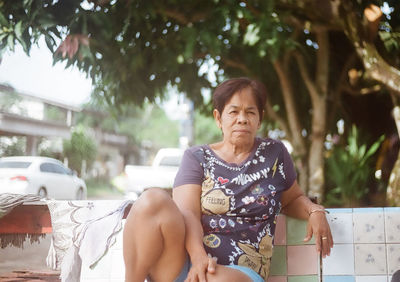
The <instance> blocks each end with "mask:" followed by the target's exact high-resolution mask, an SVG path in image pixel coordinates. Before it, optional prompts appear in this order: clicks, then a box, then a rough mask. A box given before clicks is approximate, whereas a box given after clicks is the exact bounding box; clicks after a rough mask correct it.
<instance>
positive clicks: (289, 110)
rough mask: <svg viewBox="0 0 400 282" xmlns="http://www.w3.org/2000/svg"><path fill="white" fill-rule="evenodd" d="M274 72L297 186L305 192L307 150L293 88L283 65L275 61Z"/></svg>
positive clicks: (306, 185) (306, 184) (306, 182)
mask: <svg viewBox="0 0 400 282" xmlns="http://www.w3.org/2000/svg"><path fill="white" fill-rule="evenodd" d="M273 65H274V68H275V71H276V73H277V75H278V77H279V81H280V84H281V89H282V95H283V99H284V101H285V107H286V114H287V117H288V123H289V130H290V136H292V140H290V141H291V143H292V144H293V148H294V153H295V155H294V159H295V163H296V167H297V169H298V171H299V177H298V179H299V184H300V187H302V189H303V190H304V191H307V187H308V164H307V149H306V145H305V142H304V139H303V136H302V135H301V131H302V127H301V125H300V122H299V120H300V119H299V116H298V114H297V109H296V106H295V101H294V95H293V87H292V85H291V83H290V80H289V77H288V74H287V70H286V69H285V68H284V67H283V64H282V63H281V62H280V61H279V60H276V61H274V62H273Z"/></svg>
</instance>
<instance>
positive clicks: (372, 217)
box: [81, 208, 400, 282]
mask: <svg viewBox="0 0 400 282" xmlns="http://www.w3.org/2000/svg"><path fill="white" fill-rule="evenodd" d="M329 211H330V214H328V215H327V218H328V222H329V224H330V226H331V230H332V234H333V237H334V241H335V246H334V247H333V249H332V253H331V256H329V257H327V258H325V259H322V260H320V258H319V256H318V254H317V252H316V250H315V244H314V241H313V240H312V241H311V242H308V243H303V239H304V237H305V234H306V222H305V221H301V220H296V219H293V218H289V217H285V216H283V215H280V216H279V217H278V224H277V230H276V236H275V247H274V255H273V257H272V264H271V275H270V277H269V278H268V282H319V281H321V280H322V281H324V282H390V280H391V275H392V274H393V273H394V271H396V270H399V269H400V208H366V209H364V208H357V209H330V210H329ZM320 261H322V264H321V262H320ZM321 266H322V267H321ZM124 271H125V270H124V263H123V256H122V232H120V234H118V238H117V243H116V244H115V245H114V246H113V247H112V248H111V249H110V251H109V252H108V254H107V255H106V256H105V257H104V258H103V259H102V260H101V261H100V262H99V264H98V265H97V266H96V267H95V268H94V269H93V270H91V269H89V268H88V267H87V266H83V267H82V275H81V281H82V282H85V281H86V282H94V281H96V282H106V281H109V282H117V281H118V282H122V281H124ZM321 278H322V279H321Z"/></svg>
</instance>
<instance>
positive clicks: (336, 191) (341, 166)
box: [326, 125, 384, 207]
mask: <svg viewBox="0 0 400 282" xmlns="http://www.w3.org/2000/svg"><path fill="white" fill-rule="evenodd" d="M360 139H361V138H360V134H359V132H358V130H357V128H356V126H354V125H353V126H352V128H351V132H350V134H349V136H348V138H347V144H345V146H335V147H334V148H333V150H332V152H331V155H330V157H329V158H328V159H327V162H326V167H327V170H326V175H327V178H328V180H329V181H330V182H331V183H334V184H335V188H333V189H332V190H330V191H329V192H328V194H327V196H326V204H327V205H344V206H346V207H352V206H354V205H358V204H359V203H360V200H361V199H362V198H363V197H364V196H365V195H366V194H367V193H368V187H367V181H368V179H369V178H370V176H371V175H373V174H374V169H373V166H372V164H371V161H372V156H373V155H374V154H375V152H376V151H377V150H378V148H379V146H380V144H381V143H382V141H383V139H384V136H381V137H380V138H379V139H378V140H377V141H375V142H374V143H373V144H372V145H371V146H370V147H369V148H368V147H367V145H366V144H360Z"/></svg>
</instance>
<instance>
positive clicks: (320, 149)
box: [295, 29, 329, 201]
mask: <svg viewBox="0 0 400 282" xmlns="http://www.w3.org/2000/svg"><path fill="white" fill-rule="evenodd" d="M316 38H317V43H318V46H319V47H318V50H317V62H316V71H315V73H316V76H315V82H314V81H313V79H311V76H310V71H309V68H308V67H307V64H306V62H305V61H304V57H303V56H302V55H301V54H300V53H296V54H295V57H296V61H297V64H298V66H299V69H300V74H301V77H302V78H303V81H304V83H305V85H306V87H307V90H308V93H309V94H310V98H311V104H312V118H311V135H310V140H311V144H310V148H309V155H308V169H309V180H308V193H307V194H308V195H309V196H310V197H312V198H317V199H318V201H322V197H323V194H324V184H325V179H324V157H323V153H324V142H325V134H326V101H325V100H326V97H327V95H328V80H329V79H328V78H329V37H328V32H327V31H326V30H324V29H320V30H316Z"/></svg>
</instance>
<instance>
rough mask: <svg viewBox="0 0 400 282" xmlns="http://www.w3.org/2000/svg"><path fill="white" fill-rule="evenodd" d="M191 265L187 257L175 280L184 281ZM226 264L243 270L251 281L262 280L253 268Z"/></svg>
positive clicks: (258, 281) (177, 281)
mask: <svg viewBox="0 0 400 282" xmlns="http://www.w3.org/2000/svg"><path fill="white" fill-rule="evenodd" d="M191 266H192V264H191V263H190V260H189V258H188V259H186V262H185V265H184V266H183V268H182V271H181V273H180V274H179V276H178V278H176V280H175V282H184V281H185V279H186V277H187V275H188V273H189V270H190V267H191ZM226 266H227V267H230V268H233V269H237V270H239V271H241V272H243V273H244V274H246V275H247V276H249V277H250V278H251V279H252V280H253V282H264V279H263V278H262V277H261V276H260V275H259V274H258V273H257V272H255V271H254V270H253V269H251V268H249V267H245V266H241V265H226Z"/></svg>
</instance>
